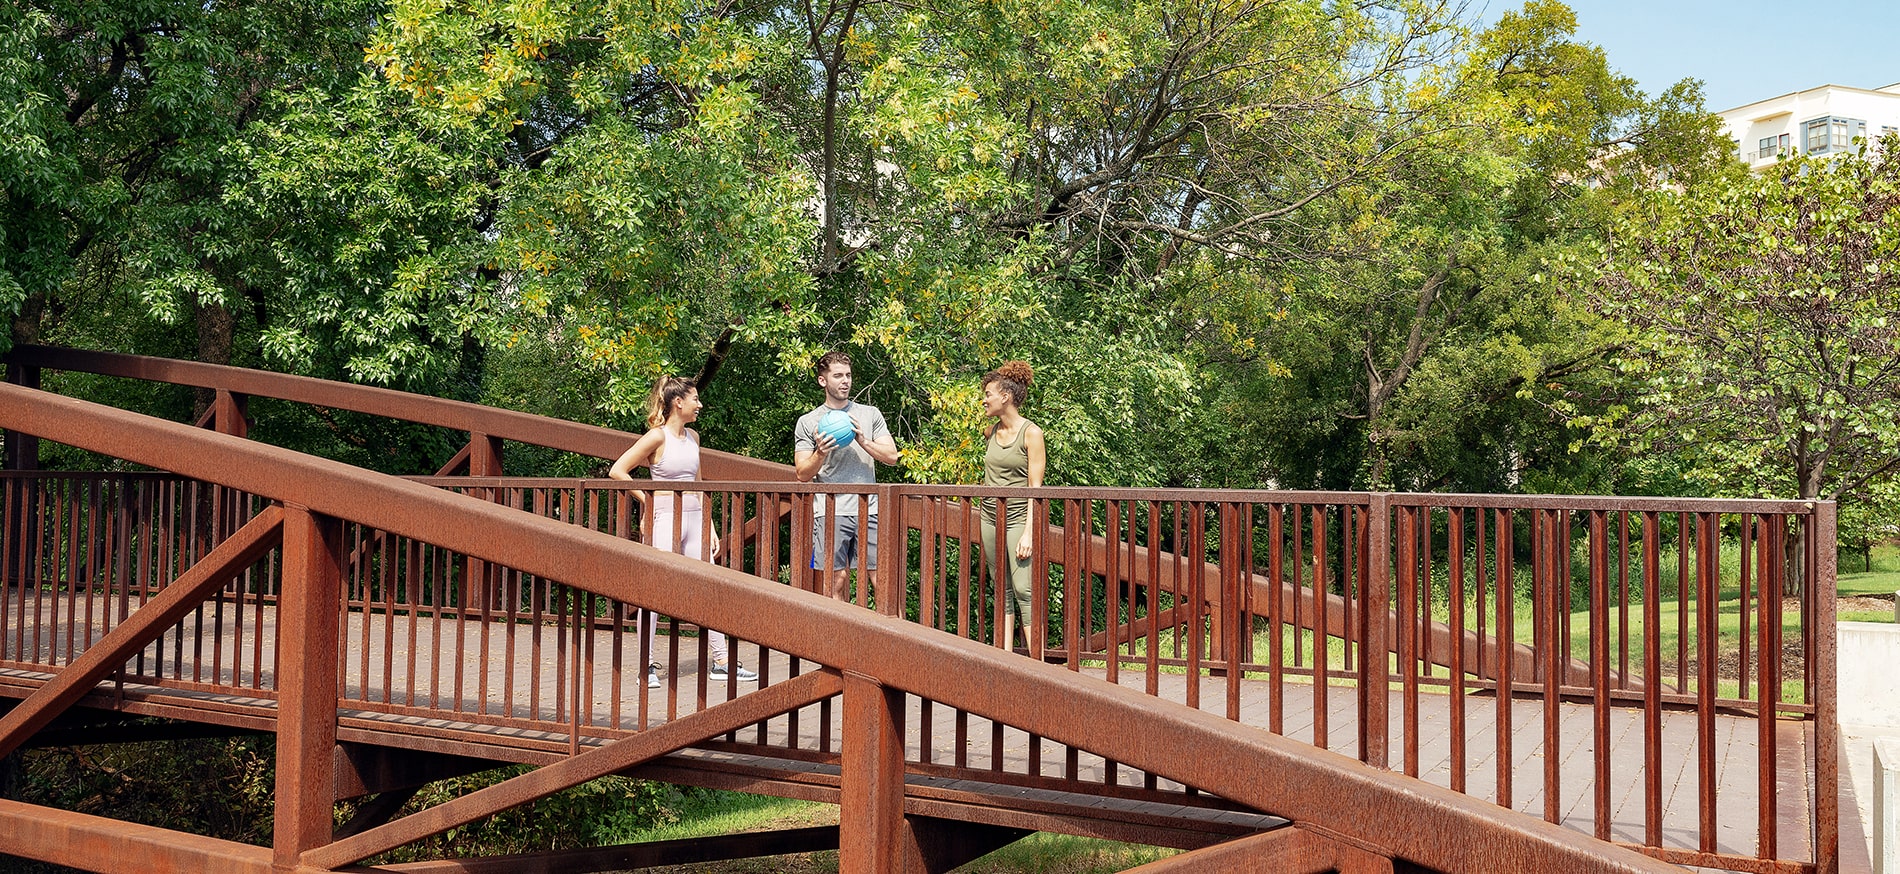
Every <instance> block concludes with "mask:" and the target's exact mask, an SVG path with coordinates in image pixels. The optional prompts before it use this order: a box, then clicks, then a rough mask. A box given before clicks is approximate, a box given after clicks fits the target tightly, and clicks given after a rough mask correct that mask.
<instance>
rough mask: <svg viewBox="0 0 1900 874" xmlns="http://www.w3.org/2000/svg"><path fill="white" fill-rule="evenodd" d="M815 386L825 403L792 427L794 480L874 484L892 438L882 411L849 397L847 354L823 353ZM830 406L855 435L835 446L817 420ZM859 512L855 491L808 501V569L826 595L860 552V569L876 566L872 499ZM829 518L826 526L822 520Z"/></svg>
mask: <svg viewBox="0 0 1900 874" xmlns="http://www.w3.org/2000/svg"><path fill="white" fill-rule="evenodd" d="M817 371H818V387H819V388H821V389H824V392H825V402H824V403H823V404H820V405H819V406H818V407H816V408H814V409H813V410H812V411H811V412H809V413H806V414H805V415H803V416H800V417H798V424H797V425H796V426H795V427H794V428H793V429H792V441H793V442H792V448H793V450H794V451H793V456H794V460H795V463H796V469H797V474H798V481H799V482H814V481H815V482H820V483H866V484H870V483H875V482H877V468H876V466H875V462H882V463H884V464H896V463H897V458H898V453H897V441H895V440H893V439H891V432H890V429H889V428H888V427H886V426H885V424H884V414H883V413H881V412H878V409H877V408H876V407H873V406H870V405H868V404H860V403H854V402H852V400H851V357H850V356H849V355H846V354H844V353H843V352H827V353H825V356H824V357H823V358H820V359H818V366H817ZM832 410H842V411H843V412H844V414H845V415H847V416H850V417H851V426H852V430H854V431H856V432H857V434H856V436H855V437H854V438H853V439H852V440H851V443H850V445H848V446H843V447H840V446H839V445H838V444H837V443H836V442H834V441H833V440H832V439H831V436H830V435H828V434H824V433H821V432H820V431H819V430H818V423H819V422H820V421H821V420H823V419H824V417H825V414H826V413H829V412H831V411H832ZM863 510H864V512H862V513H860V512H859V507H858V496H857V495H818V496H816V497H815V499H814V500H813V501H812V538H811V542H812V548H811V567H812V569H813V570H815V571H820V572H821V573H822V575H823V579H824V582H825V593H826V594H828V595H830V596H832V597H833V598H840V599H842V598H843V597H844V595H845V591H846V586H847V585H848V583H849V581H850V574H851V568H853V567H855V566H857V565H858V564H859V561H858V557H859V556H860V555H862V556H863V567H864V570H867V571H868V570H875V569H876V568H877V498H876V496H872V497H871V500H870V502H869V506H867V507H865V508H863ZM827 522H829V524H826V523H827Z"/></svg>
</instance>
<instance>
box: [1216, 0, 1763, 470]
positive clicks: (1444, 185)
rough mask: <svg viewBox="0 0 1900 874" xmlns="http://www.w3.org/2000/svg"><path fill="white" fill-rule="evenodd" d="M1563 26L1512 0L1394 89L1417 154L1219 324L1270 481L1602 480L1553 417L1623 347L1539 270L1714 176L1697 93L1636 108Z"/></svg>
mask: <svg viewBox="0 0 1900 874" xmlns="http://www.w3.org/2000/svg"><path fill="white" fill-rule="evenodd" d="M1574 29H1575V17H1574V15H1573V14H1572V13H1571V12H1570V10H1569V9H1568V8H1567V7H1564V6H1563V5H1562V4H1559V3H1555V2H1532V3H1528V4H1526V5H1525V7H1524V8H1523V9H1522V10H1521V11H1518V12H1509V13H1506V14H1505V15H1504V16H1502V17H1501V18H1500V19H1499V21H1498V22H1497V23H1496V24H1495V25H1493V26H1492V27H1491V28H1490V29H1488V30H1486V31H1484V32H1481V33H1478V34H1476V35H1475V36H1473V37H1472V38H1471V39H1469V40H1468V41H1461V42H1459V43H1458V44H1457V45H1456V46H1455V47H1454V48H1453V50H1452V51H1449V52H1446V53H1445V54H1443V55H1442V56H1440V57H1438V58H1437V59H1435V62H1434V64H1433V65H1432V66H1431V67H1430V68H1428V69H1426V70H1423V71H1421V72H1420V73H1419V75H1417V76H1415V77H1413V78H1412V80H1411V81H1410V82H1409V83H1407V86H1406V87H1405V88H1403V89H1397V90H1393V91H1390V92H1388V101H1389V102H1388V103H1387V104H1386V105H1385V106H1384V107H1383V111H1384V112H1385V113H1386V114H1400V115H1413V116H1416V117H1418V118H1419V121H1418V123H1417V125H1416V128H1415V129H1416V130H1417V131H1418V136H1417V138H1416V139H1415V140H1414V141H1413V142H1411V143H1409V144H1407V147H1406V148H1405V149H1404V150H1403V151H1402V153H1401V155H1400V157H1399V159H1398V160H1396V161H1395V162H1394V163H1393V164H1392V166H1391V167H1390V169H1389V170H1388V172H1385V173H1381V174H1378V175H1376V176H1372V177H1369V178H1366V179H1363V180H1357V181H1355V183H1354V184H1352V185H1350V186H1347V187H1346V188H1344V189H1342V190H1341V191H1340V193H1339V196H1337V197H1334V198H1331V199H1330V200H1328V201H1327V202H1326V203H1324V204H1321V205H1320V207H1319V208H1317V209H1314V210H1311V211H1310V214H1309V215H1308V216H1307V219H1308V223H1307V228H1306V230H1305V235H1304V238H1303V247H1304V248H1305V249H1306V250H1307V251H1309V252H1311V253H1312V255H1311V257H1308V258H1306V259H1304V260H1302V261H1301V262H1299V263H1296V264H1292V265H1289V266H1288V267H1287V268H1285V269H1283V270H1280V271H1277V273H1276V280H1277V281H1276V282H1275V283H1274V285H1275V286H1276V288H1275V290H1274V291H1271V292H1268V293H1267V295H1268V296H1275V297H1277V300H1267V301H1262V305H1257V306H1256V308H1255V309H1254V318H1252V319H1251V320H1248V319H1247V314H1246V312H1244V311H1241V312H1237V313H1235V315H1234V321H1235V323H1236V324H1237V325H1244V326H1245V327H1243V328H1242V329H1241V330H1238V331H1236V332H1235V335H1236V336H1238V337H1241V338H1244V339H1245V340H1246V341H1248V345H1246V346H1243V347H1240V348H1235V344H1233V343H1227V344H1224V347H1223V349H1222V353H1217V354H1224V356H1225V357H1226V359H1227V360H1233V361H1238V362H1241V364H1242V365H1243V366H1241V367H1240V368H1238V369H1237V372H1236V373H1235V376H1234V378H1233V379H1232V384H1233V386H1234V388H1233V390H1232V393H1231V395H1230V396H1229V398H1228V399H1227V400H1226V401H1225V402H1224V403H1225V405H1226V406H1227V407H1228V410H1229V411H1230V414H1231V415H1234V416H1243V415H1245V414H1246V412H1247V411H1248V410H1249V409H1256V410H1261V411H1262V412H1263V415H1262V417H1261V418H1262V419H1263V421H1262V427H1261V429H1260V431H1259V432H1258V433H1257V434H1256V435H1254V436H1253V437H1251V438H1250V439H1247V440H1244V441H1243V443H1247V444H1250V445H1252V446H1253V447H1256V448H1257V451H1259V452H1260V454H1261V455H1262V456H1263V457H1264V458H1265V459H1266V463H1267V465H1268V468H1269V469H1268V471H1267V474H1268V476H1270V477H1271V478H1272V479H1273V480H1274V481H1277V482H1279V483H1281V484H1284V485H1289V486H1300V487H1329V488H1340V487H1369V488H1394V487H1396V488H1405V489H1438V488H1458V489H1467V490H1483V491H1500V490H1509V489H1512V488H1516V487H1518V486H1519V485H1520V484H1521V483H1522V482H1523V480H1524V478H1525V477H1526V476H1527V475H1528V476H1530V477H1531V478H1533V479H1537V480H1538V481H1539V482H1540V485H1541V486H1542V487H1558V488H1565V487H1574V486H1575V483H1574V479H1575V478H1577V477H1582V478H1584V479H1586V480H1591V481H1595V482H1599V483H1600V482H1601V479H1600V477H1601V471H1600V470H1598V471H1596V472H1592V471H1591V470H1590V468H1591V465H1588V464H1584V465H1581V466H1580V465H1579V463H1578V462H1579V459H1576V458H1572V457H1570V455H1571V453H1570V443H1571V442H1572V440H1571V438H1570V436H1569V435H1567V434H1566V433H1565V432H1564V420H1565V418H1566V415H1565V414H1564V413H1563V410H1566V409H1569V407H1570V405H1574V404H1575V403H1578V402H1579V400H1578V399H1580V398H1594V397H1595V396H1597V395H1599V394H1600V392H1601V382H1602V380H1603V374H1602V372H1601V366H1602V364H1603V362H1604V359H1605V355H1606V354H1607V353H1608V352H1609V351H1610V350H1612V349H1613V348H1615V345H1616V342H1617V339H1616V338H1615V337H1613V336H1609V335H1606V334H1605V333H1604V332H1603V331H1602V329H1601V326H1600V324H1599V322H1598V319H1597V317H1596V316H1595V314H1593V313H1591V312H1590V311H1589V310H1588V309H1587V308H1583V307H1579V306H1577V305H1576V304H1575V303H1574V302H1573V300H1572V298H1571V297H1570V296H1569V295H1568V294H1567V293H1566V289H1565V288H1562V287H1560V284H1559V283H1556V282H1551V281H1548V280H1549V279H1550V269H1549V266H1548V265H1551V264H1553V263H1564V262H1565V261H1566V260H1567V259H1569V258H1571V257H1573V255H1574V253H1576V252H1578V251H1587V250H1588V249H1589V247H1590V246H1591V245H1593V243H1594V242H1595V241H1597V240H1600V239H1601V238H1602V235H1603V234H1604V233H1605V230H1606V225H1605V223H1606V222H1607V220H1608V219H1609V217H1610V216H1611V215H1613V214H1614V212H1615V210H1617V209H1618V208H1620V207H1619V204H1621V203H1623V202H1625V201H1626V200H1627V199H1628V198H1629V196H1630V192H1631V191H1633V190H1636V189H1639V188H1641V187H1643V186H1647V185H1650V184H1653V183H1654V182H1655V181H1656V180H1657V179H1658V178H1665V177H1666V178H1673V179H1682V178H1695V177H1697V176H1699V175H1701V174H1706V173H1713V172H1719V171H1720V168H1721V167H1722V166H1723V165H1722V163H1721V156H1722V155H1723V154H1724V152H1725V150H1726V148H1727V144H1726V143H1725V142H1724V141H1721V140H1720V139H1719V137H1717V136H1716V134H1715V125H1714V123H1713V119H1712V117H1711V116H1708V115H1707V114H1706V113H1701V112H1699V107H1700V97H1699V92H1698V90H1697V89H1696V87H1695V86H1694V84H1693V83H1684V84H1682V85H1678V86H1677V87H1675V88H1673V89H1671V90H1670V91H1669V92H1667V93H1665V94H1664V95H1662V96H1660V97H1658V98H1656V99H1653V100H1652V99H1648V98H1646V97H1644V95H1642V94H1641V92H1639V91H1638V90H1637V89H1636V87H1635V83H1634V82H1633V81H1631V80H1630V79H1628V78H1627V77H1624V76H1621V75H1619V74H1617V73H1616V72H1615V71H1614V70H1613V69H1612V68H1611V67H1610V66H1609V64H1608V60H1607V58H1606V57H1605V55H1604V53H1603V52H1602V50H1601V49H1599V48H1596V47H1594V46H1590V45H1587V44H1582V43H1578V42H1576V41H1575V40H1574V39H1573V38H1572V34H1573V32H1574ZM1250 359H1264V360H1267V361H1268V362H1270V363H1271V365H1273V366H1269V367H1265V368H1261V367H1258V366H1253V365H1251V364H1249V363H1248V362H1249V361H1250ZM1565 471H1567V472H1565ZM1559 472H1563V473H1561V474H1560V475H1558V476H1555V477H1553V476H1551V474H1553V473H1559ZM1566 480H1571V481H1572V483H1571V485H1569V486H1566Z"/></svg>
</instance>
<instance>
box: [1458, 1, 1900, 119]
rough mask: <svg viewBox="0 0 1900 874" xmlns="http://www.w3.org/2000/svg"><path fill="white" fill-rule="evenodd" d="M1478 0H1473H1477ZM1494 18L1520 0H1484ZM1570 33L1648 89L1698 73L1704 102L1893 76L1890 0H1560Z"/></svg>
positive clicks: (1725, 103) (1879, 82)
mask: <svg viewBox="0 0 1900 874" xmlns="http://www.w3.org/2000/svg"><path fill="white" fill-rule="evenodd" d="M1480 2H1482V0H1480ZM1487 5H1488V8H1487V9H1486V14H1485V20H1486V21H1495V20H1496V19H1497V17H1498V16H1499V15H1501V14H1503V13H1504V11H1505V10H1507V9H1520V8H1522V6H1523V4H1522V2H1521V0H1520V2H1507V0H1489V3H1488V4H1487ZM1568 5H1569V6H1570V8H1571V9H1573V10H1575V11H1576V13H1577V37H1578V38H1579V39H1581V40H1583V41H1584V42H1589V43H1595V44H1596V45H1599V46H1602V47H1603V49H1604V51H1605V52H1606V53H1607V54H1608V55H1609V59H1610V66H1612V67H1614V68H1616V69H1617V70H1620V71H1622V72H1623V74H1624V75H1626V76H1630V77H1632V78H1634V79H1636V81H1637V82H1640V83H1641V84H1642V88H1643V90H1644V91H1645V92H1648V93H1649V94H1651V95H1655V94H1657V93H1659V92H1661V91H1662V90H1663V89H1665V88H1668V87H1669V86H1670V85H1673V84H1675V83H1676V82H1677V81H1678V80H1680V79H1684V78H1696V79H1701V80H1702V82H1703V86H1704V90H1703V94H1704V95H1706V97H1707V105H1708V108H1709V109H1711V110H1722V109H1730V108H1733V107H1736V106H1740V105H1742V104H1744V103H1753V102H1755V101H1757V100H1763V99H1766V98H1769V97H1775V96H1778V95H1782V94H1786V93H1788V92H1790V91H1800V90H1802V89H1805V88H1812V87H1814V86H1816V85H1824V84H1830V83H1831V84H1835V85H1851V86H1853V87H1856V88H1880V87H1883V86H1886V85H1892V84H1894V83H1895V82H1900V47H1897V46H1896V39H1900V0H1874V2H1868V0H1851V2H1850V0H1843V2H1835V3H1796V2H1790V0H1781V2H1774V3H1766V2H1754V0H1747V2H1740V0H1729V2H1719V3H1718V2H1709V0H1646V2H1644V0H1568Z"/></svg>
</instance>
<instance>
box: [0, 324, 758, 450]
mask: <svg viewBox="0 0 1900 874" xmlns="http://www.w3.org/2000/svg"><path fill="white" fill-rule="evenodd" d="M5 357H6V361H7V362H8V363H9V364H12V365H16V366H21V367H33V368H42V369H46V370H67V371H75V372H79V373H93V374H99V375H101V376H117V377H124V378H127V379H142V380H146V381H150V382H163V383H169V384H172V385H183V386H191V387H193V388H208V389H218V390H222V391H229V392H233V393H236V394H242V395H249V396H252V397H267V398H275V399H277V400H284V401H293V402H296V403H303V404H310V405H313V406H319V407H329V408H332V409H338V410H347V411H349V412H352V413H364V414H367V415H372V416H381V417H384V418H388V419H397V420H400V421H406V422H414V423H417V424H421V425H434V426H437V427H441V428H449V429H452V430H456V431H467V432H469V433H475V434H484V435H487V436H489V437H498V438H501V439H504V440H513V441H515V442H517V443H527V444H531V445H535V446H544V447H547V448H550V449H559V450H561V451H564V452H573V453H577V454H580V455H586V456H591V457H594V458H602V459H611V458H618V457H619V456H620V453H622V452H625V451H626V449H627V447H628V446H632V445H633V442H634V441H635V440H638V439H639V438H640V435H639V434H634V433H631V432H628V431H621V430H619V429H617V428H608V427H605V426H602V425H589V424H585V423H582V422H571V421H568V420H566V419H555V418H551V417H548V416H540V415H535V414H533V413H522V412H517V411H515V410H504V409H500V408H497V407H486V406H482V405H481V404H475V403H470V402H467V401H456V400H449V399H447V398H438V397H434V396H431V395H424V394H416V393H414V392H406V391H399V390H396V389H389V388H379V387H376V386H367V385H356V384H354V383H347V382H337V381H334V380H327V379H318V378H316V377H310V376H296V375H293V374H288V373H273V372H270V371H265V370H252V369H250V368H245V367H232V366H229V365H222V364H205V363H203V362H199V361H181V360H178V359H175V358H156V357H152V356H149V355H128V354H125V353H122V352H98V351H93V350H87V349H70V348H64V347H58V346H38V345H32V344H24V343H23V344H19V345H16V346H14V347H13V349H12V351H10V352H8V353H7V354H6V356H5ZM702 454H703V457H704V462H703V465H704V469H705V471H706V473H707V476H708V477H709V478H715V479H729V478H740V477H744V478H747V479H761V480H774V481H776V480H780V479H791V478H792V474H791V470H792V469H791V467H790V466H788V465H783V464H778V463H775V462H770V461H764V460H761V459H757V458H749V457H747V456H744V455H737V454H734V453H730V452H721V451H718V450H713V449H706V450H703V453H702Z"/></svg>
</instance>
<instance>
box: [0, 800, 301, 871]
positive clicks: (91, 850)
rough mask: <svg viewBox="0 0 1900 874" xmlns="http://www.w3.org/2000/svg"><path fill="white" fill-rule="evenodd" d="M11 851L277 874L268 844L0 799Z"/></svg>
mask: <svg viewBox="0 0 1900 874" xmlns="http://www.w3.org/2000/svg"><path fill="white" fill-rule="evenodd" d="M0 834H3V835H6V851H7V852H8V853H9V854H12V855H15V856H24V857H26V858H28V859H37V860H39V861H41V862H50V863H52V864H55V865H65V866H68V867H72V868H80V869H83V870H87V871H97V872H100V874H202V872H206V871H217V872H219V874H272V872H273V869H272V867H271V851H270V848H269V847H254V846H251V845H250V844H241V843H238V842H236V841H221V840H218V839H216V838H207V837H203V836H200V835H194V834H187V833H185V832H176V831H172V830H170V829H163V828H158V827H156V826H149V825H139V824H137V823H130V822H120V821H118V820H113V819H106V818H104V817H100V816H90V815H88V814H84V813H74V812H72V811H69V810H59V809H57V808H52V807H40V806H38V805H33V804H24V803H21V802H18V801H12V800H8V799H0Z"/></svg>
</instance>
